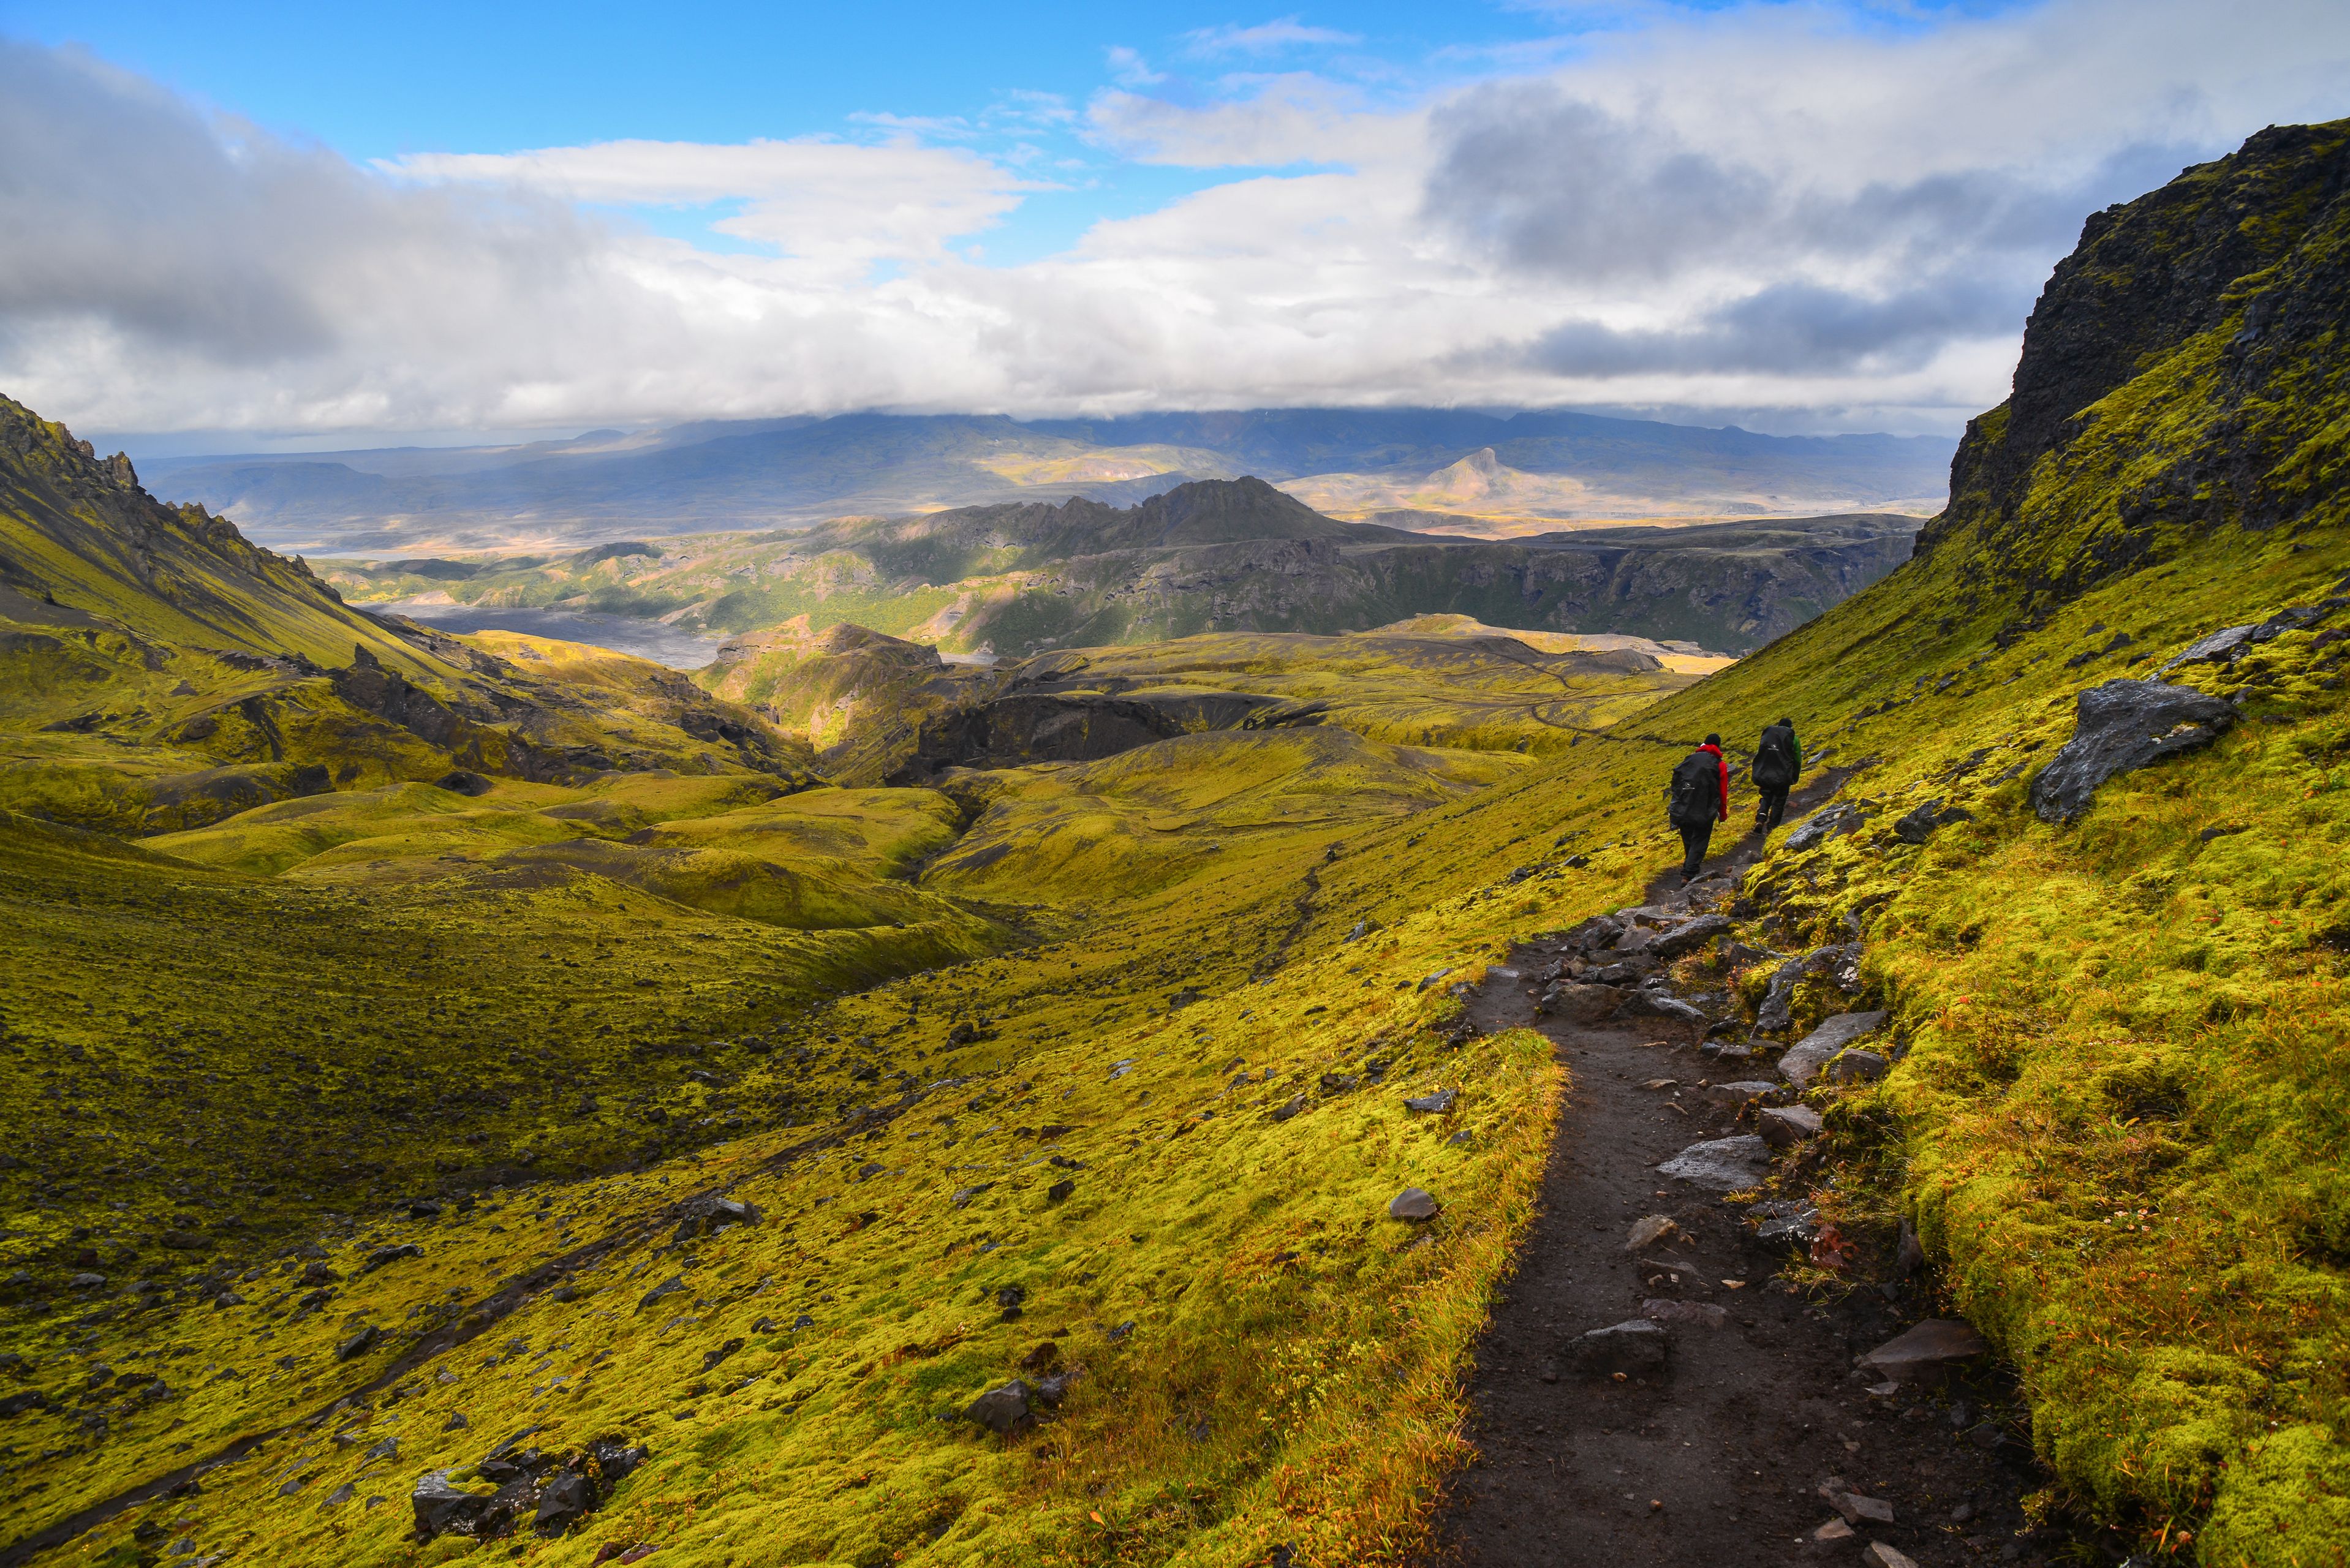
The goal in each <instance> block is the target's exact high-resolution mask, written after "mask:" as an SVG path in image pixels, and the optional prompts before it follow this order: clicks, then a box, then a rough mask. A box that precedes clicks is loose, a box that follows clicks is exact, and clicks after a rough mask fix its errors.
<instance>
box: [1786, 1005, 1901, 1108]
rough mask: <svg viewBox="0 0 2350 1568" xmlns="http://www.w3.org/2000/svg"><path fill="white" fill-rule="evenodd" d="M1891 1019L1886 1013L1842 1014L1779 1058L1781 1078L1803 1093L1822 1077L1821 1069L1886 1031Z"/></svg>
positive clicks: (1807, 1035)
mask: <svg viewBox="0 0 2350 1568" xmlns="http://www.w3.org/2000/svg"><path fill="white" fill-rule="evenodd" d="M1889 1016H1891V1015H1890V1014H1889V1013H1887V1012H1882V1011H1878V1012H1839V1013H1837V1014H1836V1015H1835V1017H1833V1018H1830V1019H1827V1020H1825V1021H1824V1022H1823V1023H1821V1024H1820V1026H1819V1027H1818V1028H1817V1029H1814V1030H1813V1031H1812V1032H1811V1033H1809V1034H1806V1035H1804V1037H1803V1038H1802V1039H1801V1040H1798V1041H1796V1042H1795V1044H1793V1045H1791V1046H1789V1047H1788V1048H1787V1054H1785V1055H1783V1056H1782V1057H1780V1058H1779V1072H1780V1074H1781V1075H1783V1077H1785V1079H1786V1080H1787V1082H1789V1083H1791V1084H1793V1085H1795V1087H1797V1088H1799V1089H1805V1088H1809V1087H1810V1086H1811V1084H1812V1080H1813V1079H1814V1078H1816V1077H1818V1076H1819V1075H1820V1069H1821V1068H1823V1067H1825V1066H1826V1065H1827V1064H1829V1063H1830V1062H1831V1061H1833V1060H1835V1056H1836V1054H1837V1053H1839V1052H1841V1051H1842V1050H1843V1049H1844V1048H1845V1047H1846V1046H1847V1045H1849V1044H1852V1043H1853V1042H1854V1041H1856V1040H1858V1039H1860V1038H1861V1037H1862V1036H1864V1035H1867V1034H1873V1033H1876V1032H1877V1030H1879V1029H1882V1028H1884V1027H1885V1021H1886V1019H1887V1017H1889Z"/></svg>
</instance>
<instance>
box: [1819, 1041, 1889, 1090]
mask: <svg viewBox="0 0 2350 1568" xmlns="http://www.w3.org/2000/svg"><path fill="white" fill-rule="evenodd" d="M1892 1068H1893V1064H1892V1063H1891V1062H1889V1061H1887V1060H1886V1058H1884V1057H1883V1056H1880V1055H1878V1054H1877V1053H1876V1052H1874V1051H1864V1050H1862V1049H1860V1047H1858V1046H1857V1045H1856V1046H1853V1047H1852V1048H1851V1049H1849V1050H1847V1051H1846V1052H1845V1053H1844V1054H1841V1055H1839V1056H1838V1057H1836V1059H1835V1061H1833V1062H1830V1063H1829V1064H1827V1065H1826V1066H1825V1067H1823V1068H1821V1069H1820V1076H1821V1078H1822V1079H1824V1080H1825V1081H1826V1082H1828V1083H1831V1084H1874V1083H1875V1082H1877V1079H1879V1078H1882V1077H1883V1076H1885V1075H1886V1074H1887V1073H1888V1072H1890V1071H1892Z"/></svg>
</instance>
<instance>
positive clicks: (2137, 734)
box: [2031, 639, 2237, 822]
mask: <svg viewBox="0 0 2350 1568" xmlns="http://www.w3.org/2000/svg"><path fill="white" fill-rule="evenodd" d="M2207 640H2208V639H2207ZM2236 718H2237V713H2236V709H2235V706H2234V704H2232V703H2230V702H2228V701H2224V700H2222V699H2220V698H2218V697H2212V696H2209V695H2207V694H2205V693H2203V692H2201V691H2196V690H2195V689H2194V688H2193V687H2191V686H2172V685H2168V684H2167V683H2165V682H2163V681H2160V680H2108V681H2106V683H2105V684H2104V685H2102V686H2092V687H2091V688H2089V690H2087V691H2084V692H2082V693H2081V694H2080V696H2079V697H2077V698H2075V699H2074V729H2073V738H2072V739H2071V740H2069V741H2067V742H2064V746H2063V748H2062V749H2061V750H2059V751H2058V752H2057V753H2056V755H2055V756H2054V757H2053V758H2051V759H2050V761H2049V763H2048V765H2047V766H2046V767H2044V768H2043V769H2041V770H2040V772H2039V774H2037V775H2036V776H2034V777H2033V781H2032V790H2031V801H2032V809H2033V811H2035V812H2037V813H2038V814H2039V815H2040V820H2042V821H2043V822H2071V821H2072V820H2074V818H2075V817H2077V816H2079V815H2081V814H2082V813H2084V812H2085V811H2087V810H2088V809H2089V803H2090V801H2091V800H2092V799H2093V798H2095V795H2096V793H2097V786H2098V785H2099V784H2103V783H2105V782H2106V780H2107V779H2109V778H2112V777H2113V776H2114V775H2115V774H2126V773H2132V772H2135V771H2136V770H2137V769H2139V768H2142V767H2145V766H2147V764H2148V763H2156V762H2159V761H2161V760H2162V759H2163V758H2165V757H2168V756H2174V755H2176V754H2177V753H2180V752H2184V751H2190V750H2192V749H2194V748H2195V747H2197V746H2205V745H2209V744H2210V743H2211V742H2213V741H2215V740H2217V739H2218V738H2219V737H2220V735H2221V734H2223V733H2225V732H2227V730H2228V729H2229V728H2230V726H2231V725H2233V724H2234V723H2235V722H2236Z"/></svg>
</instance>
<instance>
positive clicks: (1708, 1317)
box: [1640, 1297, 1730, 1328]
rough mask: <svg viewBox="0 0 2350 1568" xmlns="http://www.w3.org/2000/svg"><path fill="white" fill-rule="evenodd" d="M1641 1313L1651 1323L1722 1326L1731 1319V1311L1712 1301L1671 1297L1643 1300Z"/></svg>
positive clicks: (1705, 1326) (1702, 1326) (1704, 1326)
mask: <svg viewBox="0 0 2350 1568" xmlns="http://www.w3.org/2000/svg"><path fill="white" fill-rule="evenodd" d="M1640 1315H1641V1316H1642V1317H1644V1318H1647V1319H1648V1321H1649V1322H1650V1323H1666V1324H1671V1323H1685V1324H1693V1325H1695V1326H1697V1327H1700V1328H1720V1327H1721V1325H1722V1324H1726V1323H1728V1322H1729V1321H1730V1314H1729V1312H1728V1311H1727V1310H1726V1309H1724V1308H1722V1307H1718V1306H1716V1305H1714V1304H1713V1303H1711V1302H1682V1301H1674V1300H1672V1299H1670V1298H1669V1297H1658V1298H1656V1299H1653V1300H1650V1301H1645V1302H1642V1303H1640Z"/></svg>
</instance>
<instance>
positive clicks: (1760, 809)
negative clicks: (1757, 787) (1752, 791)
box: [1754, 789, 1787, 833]
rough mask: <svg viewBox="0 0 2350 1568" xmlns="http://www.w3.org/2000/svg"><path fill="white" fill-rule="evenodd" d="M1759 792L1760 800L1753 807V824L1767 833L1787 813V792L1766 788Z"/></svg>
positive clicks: (1777, 824)
mask: <svg viewBox="0 0 2350 1568" xmlns="http://www.w3.org/2000/svg"><path fill="white" fill-rule="evenodd" d="M1761 793H1762V795H1763V802H1762V804H1761V805H1758V806H1756V807H1755V808H1754V826H1757V827H1759V828H1761V829H1762V830H1763V832H1765V833H1768V832H1770V831H1771V830H1772V829H1773V828H1774V827H1776V826H1779V819H1780V818H1781V817H1783V816H1784V815H1786V814H1787V792H1786V791H1785V790H1783V789H1766V790H1763V791H1762V792H1761Z"/></svg>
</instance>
